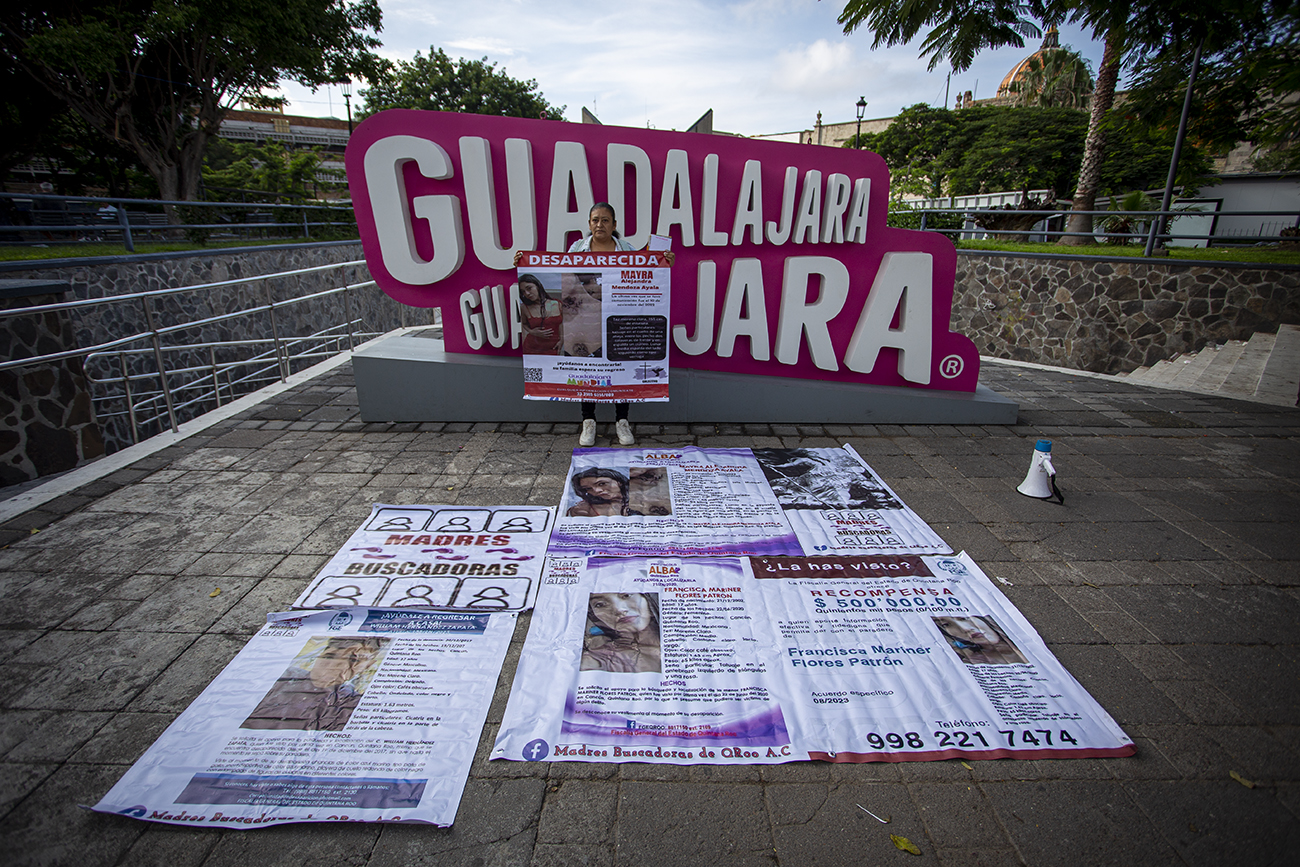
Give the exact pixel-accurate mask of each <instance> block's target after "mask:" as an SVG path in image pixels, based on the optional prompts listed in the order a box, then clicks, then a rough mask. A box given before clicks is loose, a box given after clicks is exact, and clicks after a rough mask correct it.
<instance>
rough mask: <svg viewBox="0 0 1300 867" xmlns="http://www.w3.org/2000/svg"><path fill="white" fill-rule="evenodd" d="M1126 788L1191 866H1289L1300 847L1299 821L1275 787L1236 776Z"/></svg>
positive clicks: (1142, 783) (1144, 783) (1128, 785)
mask: <svg viewBox="0 0 1300 867" xmlns="http://www.w3.org/2000/svg"><path fill="white" fill-rule="evenodd" d="M1124 788H1125V789H1126V790H1127V791H1128V792H1129V793H1130V794H1131V796H1132V797H1133V800H1134V801H1136V802H1137V804H1138V805H1139V806H1140V808H1141V809H1142V810H1143V811H1144V812H1145V814H1146V815H1147V816H1149V817H1150V821H1151V823H1152V825H1153V826H1154V828H1155V829H1156V831H1157V832H1158V833H1159V834H1160V835H1161V836H1162V837H1163V838H1164V840H1166V841H1168V842H1169V843H1170V844H1172V845H1173V847H1174V849H1175V850H1176V851H1177V852H1178V854H1179V856H1181V858H1182V859H1183V860H1184V861H1185V862H1186V863H1188V864H1233V863H1238V864H1240V863H1250V864H1286V863H1290V862H1293V861H1294V859H1295V855H1296V852H1298V851H1300V822H1297V821H1296V820H1295V816H1294V815H1293V814H1292V813H1290V812H1289V811H1288V810H1287V809H1286V808H1285V807H1284V806H1283V805H1282V804H1281V803H1280V802H1279V801H1278V799H1277V797H1276V796H1275V795H1274V793H1273V792H1272V791H1271V790H1270V789H1267V788H1256V789H1247V788H1246V787H1245V786H1242V785H1240V784H1238V783H1236V782H1234V781H1232V780H1223V781H1204V782H1201V781H1197V782H1178V783H1174V782H1160V781H1155V780H1150V781H1148V780H1141V781H1135V782H1130V783H1125V784H1124ZM1143 860H1144V862H1145V858H1144V859H1143Z"/></svg>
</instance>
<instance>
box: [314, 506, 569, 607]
mask: <svg viewBox="0 0 1300 867" xmlns="http://www.w3.org/2000/svg"><path fill="white" fill-rule="evenodd" d="M554 521H555V509H554V508H551V507H549V506H482V507H478V506H391V505H386V504H383V503H376V504H375V505H374V506H372V507H371V510H370V516H369V517H368V518H366V521H365V523H363V524H362V525H361V527H360V529H358V530H357V531H356V532H355V533H353V534H352V537H351V538H349V539H348V541H347V542H345V543H344V545H343V547H342V548H340V549H339V552H338V553H337V554H335V555H334V556H333V557H332V558H331V559H330V561H329V562H328V563H326V564H325V567H324V568H323V569H321V570H320V572H319V573H318V574H317V576H316V577H315V578H314V579H313V580H312V582H311V583H310V584H309V585H307V589H306V590H304V591H303V593H302V595H301V596H299V597H298V599H297V601H295V602H294V604H293V607H295V608H349V607H366V606H370V607H375V608H432V609H449V610H465V611H525V610H527V609H528V608H531V607H532V604H533V600H534V599H535V598H536V596H537V587H538V582H539V580H540V579H541V574H542V563H543V561H544V559H545V555H546V540H547V537H548V536H549V535H550V532H551V527H552V525H553V524H554Z"/></svg>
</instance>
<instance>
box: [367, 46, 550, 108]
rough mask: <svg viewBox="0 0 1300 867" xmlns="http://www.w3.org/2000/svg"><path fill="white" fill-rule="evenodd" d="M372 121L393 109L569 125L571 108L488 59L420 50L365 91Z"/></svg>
mask: <svg viewBox="0 0 1300 867" xmlns="http://www.w3.org/2000/svg"><path fill="white" fill-rule="evenodd" d="M361 95H362V96H363V97H364V98H365V100H366V101H365V104H364V105H363V106H362V109H361V116H362V117H366V116H369V115H372V114H375V113H376V112H380V111H383V110H385V109H389V108H415V109H422V110H424V111H460V112H467V113H470V114H491V115H496V116H498V117H532V118H541V119H543V120H545V119H551V120H563V114H564V109H565V106H560V107H559V108H556V107H554V106H552V105H551V104H550V103H548V102H547V101H546V99H545V98H544V97H543V96H542V93H541V90H539V88H538V85H537V81H536V79H529V80H528V81H519V80H518V79H514V78H511V77H510V76H509V75H506V71H505V70H504V69H501V70H498V69H497V66H496V64H495V63H489V62H488V59H487V58H486V57H484V58H483V59H482V60H466V59H465V58H463V57H462V58H458V59H456V60H452V59H451V58H450V57H449V56H448V55H447V53H446V52H445V51H443V50H442V49H441V48H438V49H434V48H433V47H432V46H431V47H430V48H429V56H428V57H425V56H424V55H422V54H420V53H419V52H418V51H417V52H416V54H415V58H414V59H413V60H411V61H410V62H409V63H407V62H405V61H402V60H399V61H397V63H396V64H394V65H393V66H391V67H389V68H387V69H385V70H384V71H383V72H382V73H381V74H380V75H378V76H376V77H375V78H374V80H373V81H372V82H371V86H370V87H369V88H368V89H366V90H363V91H361Z"/></svg>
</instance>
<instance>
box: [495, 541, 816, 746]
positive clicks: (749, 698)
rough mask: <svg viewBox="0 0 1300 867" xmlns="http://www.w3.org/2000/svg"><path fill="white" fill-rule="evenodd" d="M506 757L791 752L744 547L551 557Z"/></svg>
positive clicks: (504, 737) (518, 674)
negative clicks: (704, 553) (728, 552)
mask: <svg viewBox="0 0 1300 867" xmlns="http://www.w3.org/2000/svg"><path fill="white" fill-rule="evenodd" d="M545 585H546V586H545V590H544V591H543V593H542V594H541V597H540V599H539V602H538V607H537V609H536V612H535V614H534V616H533V620H532V626H531V628H530V630H529V633H528V638H527V641H526V643H525V644H524V650H523V655H522V656H521V658H520V660H519V667H518V669H516V671H515V680H514V686H513V687H512V688H511V691H510V700H509V704H508V705H507V707H506V714H505V720H504V721H503V723H502V725H501V731H500V735H499V737H498V738H497V741H496V744H495V746H494V747H493V750H492V758H494V759H514V760H523V761H541V760H543V759H546V760H550V761H585V762H623V761H638V762H657V763H664V764H694V763H704V764H769V763H776V762H788V761H792V760H793V759H803V758H807V756H806V755H796V754H795V753H793V752H792V749H791V744H790V733H789V731H788V730H787V727H786V722H785V718H784V716H783V714H782V712H781V706H780V703H779V701H778V700H777V698H776V696H775V695H774V694H773V692H772V689H771V686H772V677H771V675H772V674H774V672H772V671H770V670H769V666H770V665H771V659H770V656H771V655H770V654H767V653H765V652H764V650H763V644H764V642H765V641H766V640H767V639H766V630H765V629H764V628H763V625H762V624H760V623H757V622H755V620H754V618H753V615H752V612H753V610H754V609H753V608H752V605H753V601H754V600H753V597H754V594H755V581H754V579H753V577H752V576H751V575H750V574H749V572H748V569H747V568H746V564H745V561H744V560H743V559H741V558H736V557H677V558H669V557H591V558H583V557H575V558H560V557H554V556H553V557H552V558H551V559H550V562H549V566H548V570H547V575H546V578H545Z"/></svg>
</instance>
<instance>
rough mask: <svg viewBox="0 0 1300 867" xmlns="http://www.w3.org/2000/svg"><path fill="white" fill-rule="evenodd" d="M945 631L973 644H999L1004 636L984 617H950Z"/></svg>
mask: <svg viewBox="0 0 1300 867" xmlns="http://www.w3.org/2000/svg"><path fill="white" fill-rule="evenodd" d="M944 631H945V632H947V633H948V634H949V635H951V636H953V637H954V638H960V639H962V640H963V641H969V642H972V643H973V644H998V643H1000V642H1001V641H1002V636H1001V635H999V634H998V633H997V631H996V630H995V629H994V628H993V627H992V626H991V625H990V624H989V623H987V622H986V621H985V620H984V618H982V617H949V618H948V619H947V623H946V625H945V626H944Z"/></svg>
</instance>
